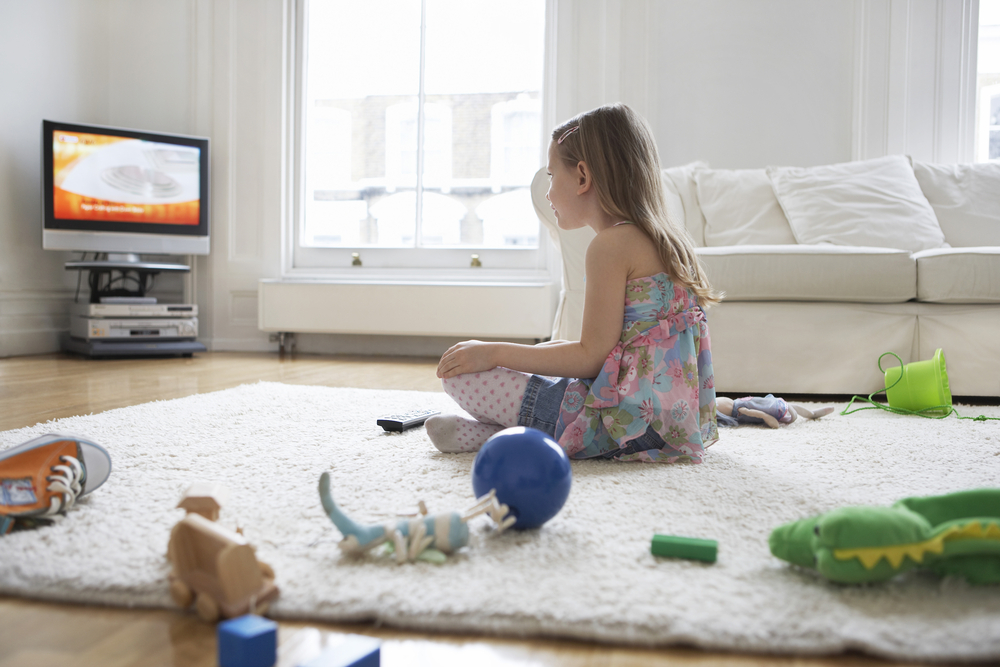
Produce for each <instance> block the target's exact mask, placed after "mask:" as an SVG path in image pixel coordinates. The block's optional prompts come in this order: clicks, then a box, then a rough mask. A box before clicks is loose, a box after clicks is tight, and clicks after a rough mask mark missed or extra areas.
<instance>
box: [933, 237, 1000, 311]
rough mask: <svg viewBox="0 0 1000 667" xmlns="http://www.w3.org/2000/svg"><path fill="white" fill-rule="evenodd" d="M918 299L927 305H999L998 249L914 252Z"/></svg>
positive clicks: (995, 247) (997, 247) (999, 259)
mask: <svg viewBox="0 0 1000 667" xmlns="http://www.w3.org/2000/svg"><path fill="white" fill-rule="evenodd" d="M913 257H914V259H916V260H917V299H918V300H919V301H927V302H930V303H1000V246H981V247H977V248H938V249H935V250H924V251H923V252H918V253H914V255H913Z"/></svg>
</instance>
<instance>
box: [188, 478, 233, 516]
mask: <svg viewBox="0 0 1000 667" xmlns="http://www.w3.org/2000/svg"><path fill="white" fill-rule="evenodd" d="M228 497H229V489H227V488H226V487H225V486H223V485H221V484H215V483H212V482H195V483H194V484H192V485H191V486H189V487H188V490H187V491H185V492H184V497H182V498H181V501H180V502H179V503H177V507H179V508H181V509H184V510H186V511H187V512H189V513H190V512H194V513H195V514H200V515H202V516H203V517H205V518H206V519H208V520H209V521H218V519H219V510H220V509H221V508H222V504H223V503H224V502H226V499H227V498H228Z"/></svg>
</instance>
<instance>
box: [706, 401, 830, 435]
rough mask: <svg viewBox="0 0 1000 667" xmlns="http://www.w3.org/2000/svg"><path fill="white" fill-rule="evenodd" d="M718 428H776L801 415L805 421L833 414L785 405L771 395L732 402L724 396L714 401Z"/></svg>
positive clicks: (828, 408)
mask: <svg viewBox="0 0 1000 667" xmlns="http://www.w3.org/2000/svg"><path fill="white" fill-rule="evenodd" d="M715 407H716V411H717V415H718V421H719V426H738V425H739V424H767V425H768V426H770V427H771V428H778V426H779V425H781V424H791V423H792V422H793V421H795V420H796V419H798V418H799V416H800V415H801V416H802V417H805V418H806V419H819V418H820V417H822V416H823V415H828V414H830V413H831V412H833V408H830V407H826V408H820V409H818V410H810V409H808V408H806V407H805V406H803V405H797V404H794V403H786V402H785V399H783V398H776V397H775V396H774V395H773V394H768V395H767V396H746V397H744V398H737V399H736V400H733V399H731V398H728V397H726V396H719V397H718V398H716V399H715Z"/></svg>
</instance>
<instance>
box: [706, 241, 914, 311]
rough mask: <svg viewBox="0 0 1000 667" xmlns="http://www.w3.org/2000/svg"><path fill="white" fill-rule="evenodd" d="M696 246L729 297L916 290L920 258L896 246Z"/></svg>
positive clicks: (861, 295)
mask: <svg viewBox="0 0 1000 667" xmlns="http://www.w3.org/2000/svg"><path fill="white" fill-rule="evenodd" d="M696 251H697V253H698V257H699V259H701V263H702V265H703V266H704V267H705V271H706V272H707V274H708V279H709V281H710V282H711V283H712V286H713V287H714V288H715V289H717V290H722V291H724V292H725V293H726V300H727V301H778V300H781V301H852V302H860V303H897V302H902V301H908V300H910V299H912V298H914V297H915V296H916V294H917V266H916V261H915V260H914V259H913V256H912V255H910V253H909V252H907V251H906V250H900V249H897V248H870V247H862V246H837V245H830V244H819V245H739V246H717V247H706V248H697V250H696Z"/></svg>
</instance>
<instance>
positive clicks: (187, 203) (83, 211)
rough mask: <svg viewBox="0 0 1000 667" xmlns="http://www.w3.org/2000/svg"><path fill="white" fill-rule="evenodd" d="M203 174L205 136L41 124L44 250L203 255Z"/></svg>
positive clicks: (131, 257)
mask: <svg viewBox="0 0 1000 667" xmlns="http://www.w3.org/2000/svg"><path fill="white" fill-rule="evenodd" d="M208 175H209V140H208V139H207V138H205V137H193V136H185V135H179V134H166V133H160V132H146V131H142V130H129V129H124V128H118V127H102V126H100V125H80V124H74V123H60V122H55V121H50V120H43V121H42V211H43V220H42V247H43V248H45V249H47V250H71V251H81V252H84V253H86V252H94V253H98V254H104V257H105V258H106V259H112V258H113V259H117V260H121V261H131V262H138V261H139V259H138V255H139V254H154V255H207V254H208V252H209V208H210V207H209V192H210V190H209V179H208ZM94 258H95V259H98V255H97V254H95V257H94Z"/></svg>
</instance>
